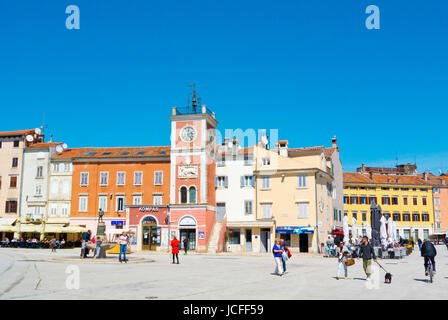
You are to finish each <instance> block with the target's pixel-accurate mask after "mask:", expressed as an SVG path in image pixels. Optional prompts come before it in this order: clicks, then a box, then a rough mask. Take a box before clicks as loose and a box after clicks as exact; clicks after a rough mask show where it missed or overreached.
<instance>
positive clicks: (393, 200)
mask: <svg viewBox="0 0 448 320" xmlns="http://www.w3.org/2000/svg"><path fill="white" fill-rule="evenodd" d="M392 205H393V206H398V196H393V197H392Z"/></svg>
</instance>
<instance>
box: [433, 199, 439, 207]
mask: <svg viewBox="0 0 448 320" xmlns="http://www.w3.org/2000/svg"><path fill="white" fill-rule="evenodd" d="M434 204H435V205H436V206H439V205H440V198H434Z"/></svg>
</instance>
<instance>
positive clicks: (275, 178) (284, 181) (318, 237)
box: [254, 139, 334, 252]
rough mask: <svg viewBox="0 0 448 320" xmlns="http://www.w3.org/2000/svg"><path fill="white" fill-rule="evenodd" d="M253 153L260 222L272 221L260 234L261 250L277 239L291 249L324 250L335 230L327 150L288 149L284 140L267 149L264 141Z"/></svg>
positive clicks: (315, 148) (331, 177)
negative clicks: (269, 226) (274, 148)
mask: <svg viewBox="0 0 448 320" xmlns="http://www.w3.org/2000/svg"><path fill="white" fill-rule="evenodd" d="M262 140H263V139H262ZM255 154H256V163H255V170H254V173H255V176H256V194H255V199H256V203H257V219H259V220H263V221H272V222H273V227H272V228H271V229H265V230H262V234H261V235H260V238H261V239H260V240H261V247H262V250H261V251H262V252H263V251H264V252H269V251H270V250H271V246H272V241H273V240H274V238H275V237H279V238H282V239H284V240H285V243H286V245H287V246H288V247H289V248H291V249H292V250H293V251H296V252H297V251H299V252H320V250H321V243H322V242H325V239H326V238H327V236H328V235H329V234H330V233H331V231H332V228H333V215H332V212H333V194H334V193H333V192H332V186H333V180H334V179H333V176H332V175H331V168H329V167H328V165H327V159H326V155H325V148H324V147H310V148H288V144H287V141H286V140H284V141H279V146H278V148H277V149H276V150H269V149H268V148H267V144H263V143H262V142H260V143H259V144H258V145H257V146H256V151H255Z"/></svg>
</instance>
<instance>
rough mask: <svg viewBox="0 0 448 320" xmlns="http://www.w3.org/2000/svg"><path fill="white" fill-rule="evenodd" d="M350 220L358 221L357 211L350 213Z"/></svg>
mask: <svg viewBox="0 0 448 320" xmlns="http://www.w3.org/2000/svg"><path fill="white" fill-rule="evenodd" d="M352 218H354V219H356V220H358V211H352Z"/></svg>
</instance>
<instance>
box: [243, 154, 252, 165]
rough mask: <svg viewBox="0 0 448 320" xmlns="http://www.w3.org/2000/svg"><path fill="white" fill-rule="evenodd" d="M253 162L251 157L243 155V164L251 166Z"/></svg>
mask: <svg viewBox="0 0 448 320" xmlns="http://www.w3.org/2000/svg"><path fill="white" fill-rule="evenodd" d="M252 163H253V161H252V159H249V158H248V156H247V155H245V156H244V165H245V166H251V165H252Z"/></svg>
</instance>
